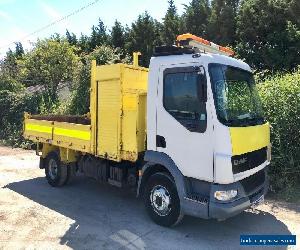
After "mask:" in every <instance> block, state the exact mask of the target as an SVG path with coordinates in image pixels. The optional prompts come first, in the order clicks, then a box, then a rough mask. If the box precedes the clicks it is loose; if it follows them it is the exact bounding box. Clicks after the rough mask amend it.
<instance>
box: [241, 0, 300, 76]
mask: <svg viewBox="0 0 300 250" xmlns="http://www.w3.org/2000/svg"><path fill="white" fill-rule="evenodd" d="M292 2H293V1H284V0H248V1H246V0H244V1H242V3H241V7H240V10H239V12H238V17H237V37H238V44H237V49H236V50H237V52H238V54H239V56H240V57H242V58H245V59H246V61H247V62H248V63H250V65H251V66H252V67H253V68H255V69H258V70H264V69H268V70H270V71H271V72H272V71H278V70H283V69H284V70H291V69H293V68H295V67H297V65H299V63H300V56H299V55H300V25H299V15H298V18H295V17H294V16H293V15H294V14H293V13H294V10H293V9H292V8H294V7H293V6H294V5H293V4H292ZM298 9H299V8H298Z"/></svg>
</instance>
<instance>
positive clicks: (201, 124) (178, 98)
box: [163, 67, 207, 133]
mask: <svg viewBox="0 0 300 250" xmlns="http://www.w3.org/2000/svg"><path fill="white" fill-rule="evenodd" d="M163 91H164V93H163V104H164V108H165V109H166V111H167V112H168V113H169V114H170V115H172V116H173V117H174V118H175V119H176V120H177V121H178V122H179V123H180V124H182V125H183V126H184V127H185V128H186V129H188V130H189V131H191V132H200V133H203V132H205V130H206V126H207V119H206V116H207V114H206V99H205V96H206V93H204V92H206V77H205V72H204V68H202V69H200V68H199V67H188V68H172V69H166V70H165V72H164V88H163Z"/></svg>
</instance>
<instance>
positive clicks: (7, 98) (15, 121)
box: [0, 90, 42, 146]
mask: <svg viewBox="0 0 300 250" xmlns="http://www.w3.org/2000/svg"><path fill="white" fill-rule="evenodd" d="M41 102H42V96H41V95H31V94H28V93H25V92H19V93H16V92H10V91H9V90H1V91H0V106H1V109H0V117H1V120H0V128H1V130H0V140H5V141H6V142H8V143H9V144H10V145H13V146H16V145H18V146H19V145H21V144H22V143H23V139H22V126H23V114H24V112H30V113H32V114H37V113H40V110H39V107H40V104H41Z"/></svg>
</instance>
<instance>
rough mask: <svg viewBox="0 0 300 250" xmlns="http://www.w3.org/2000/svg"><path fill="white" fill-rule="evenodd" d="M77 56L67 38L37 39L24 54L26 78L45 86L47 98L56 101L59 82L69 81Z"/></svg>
mask: <svg viewBox="0 0 300 250" xmlns="http://www.w3.org/2000/svg"><path fill="white" fill-rule="evenodd" d="M78 62H79V57H78V56H77V55H76V53H75V48H74V47H73V46H71V45H70V44H69V43H68V42H67V40H63V39H61V40H60V41H59V42H58V41H55V40H51V39H45V40H38V42H37V43H36V44H35V47H34V48H33V50H32V51H31V52H29V53H28V54H27V55H26V56H25V62H24V66H25V69H26V72H25V74H26V76H27V79H29V80H31V81H32V82H34V83H36V84H41V85H44V86H45V87H46V90H47V94H48V96H49V98H50V99H51V100H52V101H53V102H55V101H57V88H58V85H59V83H62V82H70V81H71V80H72V78H73V75H74V71H75V68H76V67H77V65H78Z"/></svg>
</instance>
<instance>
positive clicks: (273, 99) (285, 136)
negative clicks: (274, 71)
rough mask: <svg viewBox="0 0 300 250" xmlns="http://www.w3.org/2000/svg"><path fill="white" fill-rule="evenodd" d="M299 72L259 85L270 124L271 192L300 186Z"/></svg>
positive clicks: (268, 80)
mask: <svg viewBox="0 0 300 250" xmlns="http://www.w3.org/2000/svg"><path fill="white" fill-rule="evenodd" d="M299 83H300V69H299V70H298V71H296V72H294V73H289V74H284V75H280V74H278V75H276V76H274V77H272V78H269V79H267V80H266V81H264V82H262V83H260V84H258V87H259V92H260V95H261V98H262V101H263V106H264V110H265V116H266V118H267V120H268V121H269V122H270V124H271V126H272V129H271V142H272V161H271V166H270V176H271V184H272V187H273V189H275V190H278V189H284V188H288V187H290V186H293V185H295V184H296V183H300V144H299V141H300V84H299Z"/></svg>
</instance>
